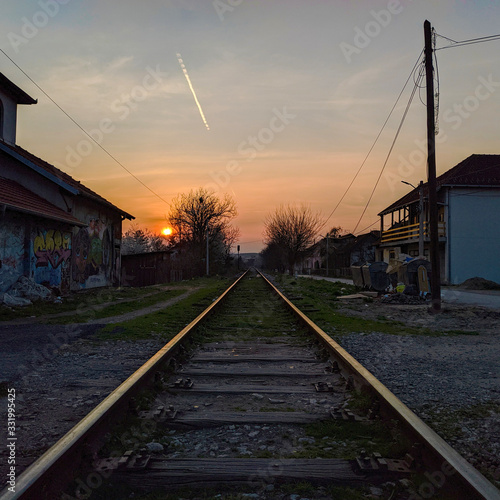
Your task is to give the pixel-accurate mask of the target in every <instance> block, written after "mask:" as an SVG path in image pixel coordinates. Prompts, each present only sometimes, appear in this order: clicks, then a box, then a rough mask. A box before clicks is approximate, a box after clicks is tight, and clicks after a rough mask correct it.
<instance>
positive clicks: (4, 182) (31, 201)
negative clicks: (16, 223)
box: [0, 177, 86, 226]
mask: <svg viewBox="0 0 500 500" xmlns="http://www.w3.org/2000/svg"><path fill="white" fill-rule="evenodd" d="M0 205H5V206H7V207H8V208H10V209H13V210H15V211H19V212H24V213H28V214H33V215H37V216H39V217H45V218H47V219H54V220H58V221H61V222H67V223H68V224H71V225H73V226H85V225H86V224H84V223H82V222H80V221H79V220H78V219H77V218H76V217H73V216H72V215H71V214H69V213H68V212H65V211H64V210H62V209H60V208H59V207H56V206H55V205H52V203H50V202H48V201H47V200H45V199H44V198H42V197H40V196H38V195H37V194H35V193H33V192H32V191H30V190H29V189H26V188H25V187H24V186H21V184H18V183H17V182H15V181H12V180H10V179H4V178H2V177H0Z"/></svg>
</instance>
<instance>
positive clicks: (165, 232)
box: [161, 227, 173, 236]
mask: <svg viewBox="0 0 500 500" xmlns="http://www.w3.org/2000/svg"><path fill="white" fill-rule="evenodd" d="M172 233H173V229H172V228H171V227H164V228H163V229H162V230H161V234H163V236H170V235H171V234H172Z"/></svg>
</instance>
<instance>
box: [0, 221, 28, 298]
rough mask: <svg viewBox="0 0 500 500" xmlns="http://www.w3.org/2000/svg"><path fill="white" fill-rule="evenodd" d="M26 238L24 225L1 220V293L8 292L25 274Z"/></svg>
mask: <svg viewBox="0 0 500 500" xmlns="http://www.w3.org/2000/svg"><path fill="white" fill-rule="evenodd" d="M24 238H25V226H24V224H22V223H20V222H17V221H15V220H8V219H3V220H0V293H3V292H6V291H7V290H8V289H9V288H10V287H11V286H12V285H13V284H14V283H15V282H16V281H17V279H18V278H19V276H22V275H23V274H24V270H25V264H26V255H25V252H24Z"/></svg>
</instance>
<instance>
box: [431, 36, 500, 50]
mask: <svg viewBox="0 0 500 500" xmlns="http://www.w3.org/2000/svg"><path fill="white" fill-rule="evenodd" d="M436 35H437V36H438V37H440V38H444V39H445V40H448V41H449V42H452V43H451V44H450V45H446V46H445V47H440V48H439V49H435V50H444V49H452V48H455V47H463V46H464V45H474V44H476V43H485V42H492V41H495V40H500V34H498V35H490V36H482V37H479V38H470V39H469V40H460V41H456V40H452V39H451V38H448V37H446V36H443V35H440V34H439V33H436Z"/></svg>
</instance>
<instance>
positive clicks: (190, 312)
mask: <svg viewBox="0 0 500 500" xmlns="http://www.w3.org/2000/svg"><path fill="white" fill-rule="evenodd" d="M193 281H194V282H198V285H199V286H202V288H201V289H199V290H196V291H195V292H193V293H192V294H191V295H189V296H188V297H186V298H185V299H183V300H181V301H180V302H177V303H176V304H174V305H172V306H169V307H167V308H165V309H162V310H161V311H158V312H155V313H151V314H146V315H144V316H140V317H138V318H135V319H132V320H129V321H123V322H121V323H114V324H112V325H107V326H105V327H104V328H102V329H101V330H100V331H99V333H98V334H97V336H96V337H95V338H96V339H98V340H112V339H115V340H139V339H149V338H161V339H162V340H164V341H168V340H170V339H171V338H173V337H174V336H175V335H176V334H177V333H179V332H180V331H181V330H182V329H183V328H184V327H185V326H186V325H187V324H189V323H190V322H191V321H193V320H194V319H195V318H196V317H197V316H198V315H199V314H200V313H201V312H202V311H203V310H204V309H205V308H206V306H205V304H206V303H207V302H208V303H211V302H212V300H214V299H215V298H216V297H217V296H218V295H219V294H220V293H222V292H223V291H224V290H225V289H226V288H227V286H228V284H229V283H228V280H227V279H220V278H205V279H203V280H193Z"/></svg>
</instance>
